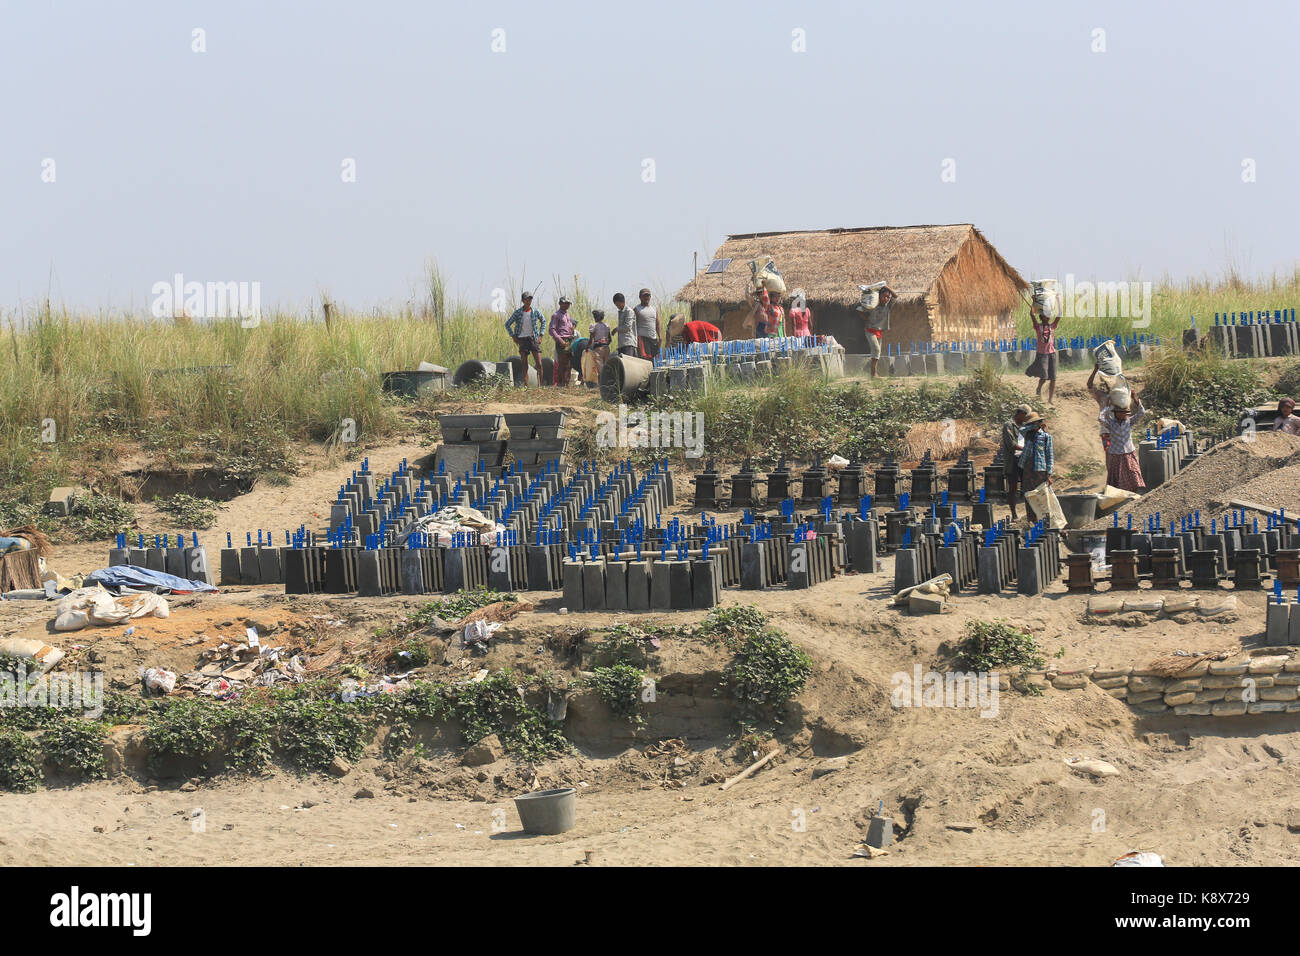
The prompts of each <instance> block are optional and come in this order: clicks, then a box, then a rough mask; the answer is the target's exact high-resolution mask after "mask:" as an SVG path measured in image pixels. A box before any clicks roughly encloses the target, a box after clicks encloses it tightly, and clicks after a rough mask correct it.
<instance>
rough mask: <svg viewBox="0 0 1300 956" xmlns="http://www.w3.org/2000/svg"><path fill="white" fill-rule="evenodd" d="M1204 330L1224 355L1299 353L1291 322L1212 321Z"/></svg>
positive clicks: (1299, 339)
mask: <svg viewBox="0 0 1300 956" xmlns="http://www.w3.org/2000/svg"><path fill="white" fill-rule="evenodd" d="M1189 331H1190V330H1189ZM1208 334H1209V336H1210V342H1211V343H1212V344H1213V345H1214V347H1215V348H1216V349H1218V350H1219V351H1220V352H1222V353H1223V354H1224V355H1226V356H1227V357H1228V358H1265V357H1267V356H1277V355H1300V326H1297V324H1296V323H1295V322H1270V323H1267V324H1255V325H1212V326H1210V328H1209V330H1208Z"/></svg>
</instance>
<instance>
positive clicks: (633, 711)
mask: <svg viewBox="0 0 1300 956" xmlns="http://www.w3.org/2000/svg"><path fill="white" fill-rule="evenodd" d="M644 681H645V672H644V671H641V670H639V669H637V668H635V667H633V666H632V665H630V664H615V665H613V666H612V667H597V668H594V669H593V670H592V676H591V677H590V678H588V679H587V681H586V684H587V686H589V687H592V688H593V689H595V691H596V693H597V694H599V695H600V699H601V700H602V701H604V702H605V705H606V706H607V707H608V708H609V709H610V710H611V711H613V712H614V713H615V714H616V715H618V716H619V717H625V718H626V719H627V720H629V721H631V722H632V723H633V724H634V725H635V726H636V727H637V728H638V729H639V728H641V727H644V726H645V717H644V716H643V715H642V713H641V687H642V684H643V682H644Z"/></svg>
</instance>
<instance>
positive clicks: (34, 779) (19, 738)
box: [0, 727, 41, 793]
mask: <svg viewBox="0 0 1300 956" xmlns="http://www.w3.org/2000/svg"><path fill="white" fill-rule="evenodd" d="M40 782H41V748H40V747H39V746H37V744H36V741H34V740H32V739H31V738H30V737H28V736H27V735H26V734H24V733H23V732H22V731H20V730H14V729H13V728H10V727H6V728H4V729H3V730H0V789H4V790H12V791H13V792H14V793H31V792H32V791H33V790H35V789H36V787H37V786H38V785H39V784H40Z"/></svg>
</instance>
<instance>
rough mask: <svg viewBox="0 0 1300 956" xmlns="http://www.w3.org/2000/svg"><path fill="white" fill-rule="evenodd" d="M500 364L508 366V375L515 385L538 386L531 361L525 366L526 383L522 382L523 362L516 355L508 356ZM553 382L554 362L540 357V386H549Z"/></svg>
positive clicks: (535, 370) (545, 357)
mask: <svg viewBox="0 0 1300 956" xmlns="http://www.w3.org/2000/svg"><path fill="white" fill-rule="evenodd" d="M501 362H502V364H506V365H509V366H510V375H511V377H512V378H513V379H514V383H515V384H516V385H525V384H527V385H529V386H536V385H537V384H538V382H537V369H536V368H534V367H533V362H532V359H529V360H528V365H527V370H528V379H527V381H526V382H525V380H524V368H525V366H524V360H523V359H522V358H520V357H519V356H518V355H511V356H508V357H507V358H503V359H502V360H501ZM554 381H555V360H554V359H552V358H548V357H547V356H545V355H544V356H542V382H541V384H543V385H550V384H551V383H552V382H554Z"/></svg>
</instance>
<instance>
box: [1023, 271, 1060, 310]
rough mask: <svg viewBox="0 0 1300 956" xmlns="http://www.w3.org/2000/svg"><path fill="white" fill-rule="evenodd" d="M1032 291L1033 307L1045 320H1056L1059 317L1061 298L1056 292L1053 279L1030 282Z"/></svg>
mask: <svg viewBox="0 0 1300 956" xmlns="http://www.w3.org/2000/svg"><path fill="white" fill-rule="evenodd" d="M1030 285H1031V286H1033V289H1034V307H1035V308H1036V309H1037V310H1038V314H1039V315H1041V316H1042V317H1043V318H1045V319H1057V318H1060V316H1061V296H1060V294H1059V293H1058V292H1057V291H1056V280H1055V279H1039V280H1038V281H1036V282H1031V283H1030Z"/></svg>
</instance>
